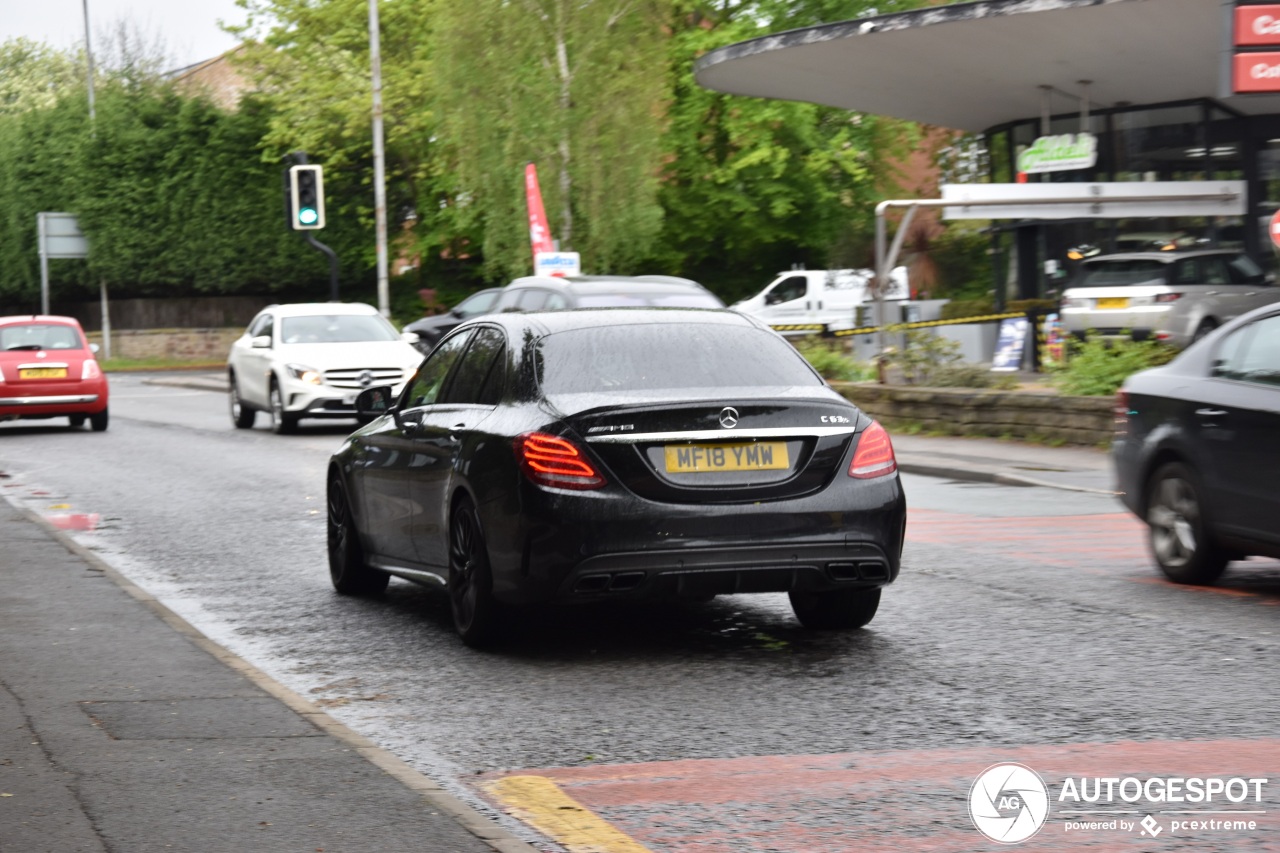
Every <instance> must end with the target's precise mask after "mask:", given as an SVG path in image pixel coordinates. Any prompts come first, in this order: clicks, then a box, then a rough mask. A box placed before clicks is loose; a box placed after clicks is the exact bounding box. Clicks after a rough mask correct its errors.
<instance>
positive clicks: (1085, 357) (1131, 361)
mask: <svg viewBox="0 0 1280 853" xmlns="http://www.w3.org/2000/svg"><path fill="white" fill-rule="evenodd" d="M1177 354H1178V351H1177V350H1175V349H1174V348H1173V347H1171V346H1168V345H1167V344H1162V343H1159V342H1158V341H1131V340H1118V341H1108V340H1102V339H1098V338H1095V339H1093V340H1091V341H1088V342H1086V343H1082V344H1078V345H1076V346H1075V347H1074V348H1073V351H1072V353H1071V356H1070V358H1068V359H1067V362H1066V364H1063V365H1053V366H1052V367H1051V370H1052V371H1053V377H1054V383H1055V384H1056V385H1057V386H1058V388H1059V390H1061V391H1062V393H1064V394H1072V395H1076V396H1082V397H1105V396H1107V395H1109V394H1114V393H1116V391H1117V390H1118V389H1119V388H1120V386H1121V385H1123V384H1124V381H1125V380H1126V379H1128V378H1129V377H1130V376H1132V375H1133V374H1135V373H1137V372H1138V371H1140V370H1146V369H1147V368H1149V367H1159V366H1160V365H1162V364H1168V363H1169V362H1170V361H1171V360H1172V359H1173V357H1174V356H1176V355H1177Z"/></svg>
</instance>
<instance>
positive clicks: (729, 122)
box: [0, 0, 927, 298]
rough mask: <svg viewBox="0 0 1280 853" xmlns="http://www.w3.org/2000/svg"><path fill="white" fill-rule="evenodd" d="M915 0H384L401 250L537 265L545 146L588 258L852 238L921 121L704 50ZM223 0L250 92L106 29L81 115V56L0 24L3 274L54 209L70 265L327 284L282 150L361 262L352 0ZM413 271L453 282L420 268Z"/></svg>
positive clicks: (157, 275) (763, 259)
mask: <svg viewBox="0 0 1280 853" xmlns="http://www.w3.org/2000/svg"><path fill="white" fill-rule="evenodd" d="M926 2H927V0H881V2H879V3H875V4H874V5H873V4H872V3H871V2H868V0H746V2H741V3H737V4H717V5H712V4H709V3H705V2H702V0H574V2H569V0H397V2H383V3H382V4H381V5H380V10H381V13H380V14H381V24H382V26H381V40H380V45H381V55H382V66H381V67H382V80H383V103H384V119H385V128H386V154H387V161H386V165H387V191H388V211H387V212H388V218H389V224H390V235H391V238H392V241H393V242H392V251H393V257H394V256H396V255H406V256H410V257H412V256H414V255H418V256H420V257H421V258H423V266H424V267H427V268H430V269H431V270H432V271H433V272H435V273H436V274H444V273H445V272H446V267H447V268H448V269H447V272H448V274H449V275H456V276H457V280H465V281H467V282H468V283H471V282H476V281H478V280H479V277H480V275H483V277H484V278H485V279H487V280H488V281H491V282H499V283H500V282H502V281H505V280H507V279H509V277H511V276H513V275H518V274H524V273H526V272H528V271H529V269H530V257H529V241H528V233H527V228H526V222H527V218H526V211H525V196H524V185H523V171H524V166H525V164H526V163H528V162H533V163H535V164H536V165H537V166H538V168H539V173H540V177H541V179H542V189H543V193H544V197H545V200H546V206H547V210H548V213H549V216H550V219H551V225H552V230H553V233H554V235H555V236H557V237H559V238H560V240H561V242H562V248H565V249H572V250H576V251H579V252H581V253H582V255H583V262H584V267H585V268H586V270H587V271H589V272H620V273H638V272H670V273H677V274H685V275H690V276H692V277H695V278H699V279H702V280H704V281H706V283H707V284H708V285H710V286H712V287H713V288H715V289H717V290H718V291H719V292H720V293H721V295H722V296H725V297H726V298H732V297H733V296H735V295H737V292H736V291H740V290H741V289H745V288H746V287H753V288H758V287H759V286H760V285H761V284H762V283H763V276H765V275H768V274H770V273H772V272H775V271H776V270H778V269H783V268H786V267H788V266H790V265H792V264H795V263H805V264H808V265H811V266H817V265H827V264H832V265H852V264H859V265H860V264H862V263H865V262H866V256H867V253H868V246H869V234H870V228H871V222H872V213H873V209H874V204H875V202H876V201H877V200H878V199H879V198H881V197H883V196H884V195H885V194H886V193H888V192H891V191H893V189H894V187H893V184H894V180H895V174H894V166H893V164H894V163H895V162H897V161H898V160H899V159H900V157H901V155H902V154H903V152H904V150H905V148H907V147H909V145H910V144H911V142H912V141H913V139H914V136H913V133H914V129H913V128H912V127H911V126H908V125H905V124H903V123H901V122H896V121H892V120H888V119H884V118H878V117H873V116H867V115H859V114H856V113H850V112H848V111H844V110H836V109H830V108H824V107H819V106H815V105H812V104H806V103H795V102H784V101H769V100H762V99H754V98H744V97H736V96H728V95H723V94H720V93H716V92H712V91H709V90H706V89H703V88H701V87H700V86H698V85H697V84H696V82H695V81H694V79H693V64H694V62H695V61H696V59H697V58H698V57H700V56H702V55H703V54H705V53H706V52H707V51H710V50H713V49H715V48H717V47H720V46H723V45H726V44H730V43H733V42H737V41H741V40H744V39H748V38H752V37H756V36H760V35H764V34H766V33H768V32H774V31H778V30H781V29H786V28H794V27H797V26H806V25H809V24H816V23H822V22H826V21H832V20H843V19H846V18H849V17H856V16H859V15H864V14H870V13H872V12H891V11H899V10H901V9H904V8H910V7H913V6H919V5H925V4H926ZM238 3H239V5H240V6H241V8H243V9H244V10H245V11H246V13H247V21H246V23H245V24H244V26H242V27H239V28H235V29H234V32H236V33H237V34H238V35H239V36H241V38H242V39H244V45H243V46H242V47H241V48H240V49H238V50H237V51H236V53H235V56H234V60H235V63H236V65H237V66H238V68H239V70H240V71H241V73H242V74H244V75H246V76H247V77H248V78H249V79H250V80H251V81H252V84H253V91H252V93H251V94H250V95H248V96H247V97H245V98H244V99H243V100H242V101H241V104H240V106H239V107H238V108H237V109H235V110H233V111H225V110H222V109H220V108H218V107H216V106H214V105H213V104H212V103H210V102H208V101H207V100H205V99H203V98H201V97H198V96H194V95H191V94H189V93H184V92H183V91H180V90H178V89H176V88H175V87H174V86H173V85H172V84H170V83H168V82H166V81H165V80H164V78H163V77H162V76H161V75H158V74H156V73H155V72H156V70H157V67H158V66H157V64H156V62H155V61H154V59H155V55H154V52H148V50H147V49H146V46H145V45H143V44H142V43H141V41H139V40H138V39H134V40H132V41H131V40H130V38H129V37H128V36H129V33H127V32H124V31H121V32H120V33H118V34H117V37H116V39H115V43H116V48H117V49H116V52H115V54H114V58H113V59H112V60H111V61H109V62H108V63H107V65H108V67H107V68H105V69H104V70H102V71H101V73H100V75H99V77H100V82H99V83H98V85H97V92H98V98H97V102H98V105H97V113H98V118H97V121H96V123H95V125H94V126H92V127H91V126H90V124H89V121H88V117H87V108H86V98H85V87H84V83H83V78H82V73H81V71H80V69H81V67H82V66H81V64H80V62H79V57H77V56H76V55H74V54H72V53H64V52H58V51H54V50H52V49H50V48H48V47H46V46H43V45H38V44H35V43H31V42H25V41H18V40H15V41H10V42H6V43H4V44H3V45H0V269H2V270H3V273H4V274H3V276H0V296H6V295H20V296H22V297H23V298H30V297H31V295H32V294H34V293H35V292H36V290H37V289H38V281H39V272H38V271H39V267H38V256H37V255H36V252H35V214H36V213H37V212H39V211H45V210H65V211H70V212H73V213H76V214H78V215H79V217H80V220H81V224H82V226H83V227H84V228H85V231H86V233H87V234H88V236H89V238H90V241H91V245H92V257H91V258H90V259H89V260H88V261H87V262H79V261H74V262H72V261H62V262H57V270H56V276H55V277H56V278H57V280H58V281H60V282H62V283H63V284H64V285H65V286H67V287H71V288H77V287H78V288H82V289H84V290H86V291H87V290H88V289H89V288H93V287H96V285H97V283H98V282H99V281H106V282H107V283H108V284H110V285H111V286H112V288H113V293H115V294H117V295H124V294H127V295H143V294H191V293H210V294H213V293H249V292H253V293H260V292H264V291H267V292H284V291H292V292H297V291H305V290H307V289H309V288H311V289H315V290H319V292H323V285H324V283H326V282H327V264H326V262H325V261H324V259H323V257H322V256H321V255H319V254H318V253H316V252H314V251H312V250H311V249H309V248H308V247H306V246H305V245H303V244H302V243H301V241H300V240H299V239H298V236H297V235H296V234H293V233H291V232H289V231H287V230H286V229H285V227H284V225H283V222H282V217H281V194H282V190H281V171H282V169H283V167H284V163H283V162H282V160H283V158H284V157H285V156H286V155H287V154H289V153H290V152H293V151H298V150H304V151H306V152H307V153H308V155H309V158H310V160H311V162H316V163H321V164H323V165H324V166H325V187H326V208H327V214H328V215H327V220H328V222H329V225H328V227H327V228H326V230H325V232H324V234H323V239H324V241H325V242H326V243H328V244H329V245H331V246H333V247H334V249H335V250H337V252H338V254H339V256H340V257H341V258H342V262H343V280H344V282H355V283H363V282H368V281H370V280H371V278H372V269H373V265H374V251H375V244H374V239H373V225H374V209H373V207H374V191H373V187H372V180H373V175H372V172H373V164H372V160H373V150H372V143H371V133H370V125H371V117H372V97H371V86H370V50H369V37H368V17H367V15H368V5H367V0H238ZM108 53H110V52H109V51H108ZM468 270H469V271H470V272H471V276H470V277H468V276H467V275H466V273H467V271H468ZM428 285H429V286H435V287H440V288H443V289H444V290H445V291H449V292H452V291H453V290H455V289H456V287H455V286H453V285H451V284H450V283H449V281H436V280H432V281H430V282H427V281H425V280H424V281H423V282H422V283H421V284H417V285H415V287H414V289H415V290H416V288H417V287H422V286H428ZM344 286H345V285H344Z"/></svg>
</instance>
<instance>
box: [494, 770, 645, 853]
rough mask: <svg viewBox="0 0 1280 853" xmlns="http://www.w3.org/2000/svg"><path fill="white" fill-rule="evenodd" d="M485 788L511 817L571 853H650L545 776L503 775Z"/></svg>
mask: <svg viewBox="0 0 1280 853" xmlns="http://www.w3.org/2000/svg"><path fill="white" fill-rule="evenodd" d="M484 789H485V790H486V791H488V792H489V794H490V795H492V796H493V797H494V798H495V799H496V800H497V801H498V802H499V803H500V804H501V805H502V807H503V808H504V809H505V810H506V811H507V812H508V813H509V814H511V815H512V816H513V817H516V818H518V819H519V820H521V821H524V822H525V823H527V824H529V825H530V826H532V827H533V828H535V829H537V830H538V831H539V832H541V833H542V834H543V835H546V836H547V837H548V838H551V839H552V840H554V841H555V842H556V843H557V844H559V845H561V846H562V847H564V848H565V849H566V850H569V851H570V852H571V853H649V848H647V847H645V846H644V845H643V844H640V843H639V842H638V841H636V840H635V839H633V838H631V837H630V836H629V835H626V834H625V833H623V832H620V831H619V830H617V829H615V828H614V827H613V826H612V825H610V824H609V823H607V822H606V821H604V820H603V819H601V818H600V817H598V816H597V815H596V814H595V813H594V812H592V811H589V810H588V809H587V808H586V807H585V806H583V805H582V804H581V803H579V802H578V801H577V800H575V799H573V798H572V797H570V796H569V795H568V794H566V793H565V792H564V791H562V790H560V786H559V785H557V784H556V783H555V782H553V781H551V780H550V779H548V778H547V777H545V776H506V777H503V778H501V779H497V780H495V781H492V782H488V783H486V784H485V785H484Z"/></svg>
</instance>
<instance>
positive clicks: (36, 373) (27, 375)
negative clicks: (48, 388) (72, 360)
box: [18, 367, 67, 379]
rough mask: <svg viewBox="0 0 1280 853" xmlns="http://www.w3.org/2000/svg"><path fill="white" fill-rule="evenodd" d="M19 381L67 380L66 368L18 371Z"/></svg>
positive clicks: (36, 368)
mask: <svg viewBox="0 0 1280 853" xmlns="http://www.w3.org/2000/svg"><path fill="white" fill-rule="evenodd" d="M18 378H19V379H66V378H67V369H66V368H65V367H25V368H22V369H20V370H19V371H18Z"/></svg>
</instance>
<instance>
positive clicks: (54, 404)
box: [0, 380, 107, 419]
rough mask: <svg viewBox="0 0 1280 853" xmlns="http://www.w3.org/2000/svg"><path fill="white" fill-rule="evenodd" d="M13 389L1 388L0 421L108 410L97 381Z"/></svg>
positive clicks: (8, 385) (104, 391) (103, 390)
mask: <svg viewBox="0 0 1280 853" xmlns="http://www.w3.org/2000/svg"><path fill="white" fill-rule="evenodd" d="M15 385H16V383H6V384H4V385H0V418H4V419H13V418H47V417H59V416H68V415H94V414H97V413H99V412H101V411H102V410H104V409H105V408H107V388H106V386H105V383H102V382H100V381H95V380H88V381H72V382H60V383H57V384H53V383H41V384H35V383H27V384H25V385H24V386H23V387H21V388H18V387H15Z"/></svg>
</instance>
